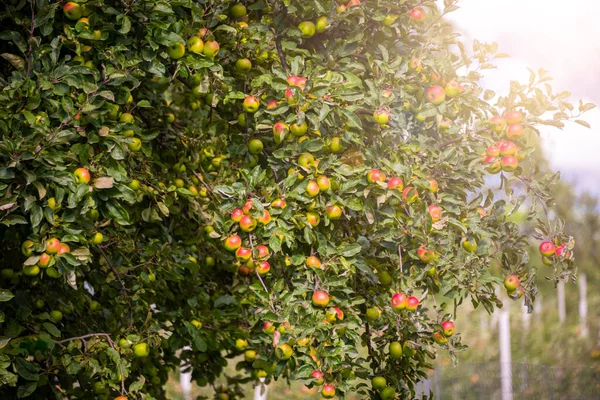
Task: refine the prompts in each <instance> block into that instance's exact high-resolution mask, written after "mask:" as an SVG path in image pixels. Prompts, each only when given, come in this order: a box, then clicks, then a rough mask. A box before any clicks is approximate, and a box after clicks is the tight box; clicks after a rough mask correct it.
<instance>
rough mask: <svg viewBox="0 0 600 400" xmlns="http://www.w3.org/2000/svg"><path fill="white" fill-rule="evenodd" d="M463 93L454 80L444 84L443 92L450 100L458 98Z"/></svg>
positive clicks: (459, 85) (460, 86)
mask: <svg viewBox="0 0 600 400" xmlns="http://www.w3.org/2000/svg"><path fill="white" fill-rule="evenodd" d="M463 91H464V89H463V87H462V85H461V84H460V83H458V82H457V81H455V80H451V81H450V82H448V83H446V86H444V92H445V93H446V96H448V97H450V98H452V97H456V96H458V95H459V94H461V93H462V92H463Z"/></svg>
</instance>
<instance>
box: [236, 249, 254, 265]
mask: <svg viewBox="0 0 600 400" xmlns="http://www.w3.org/2000/svg"><path fill="white" fill-rule="evenodd" d="M235 258H237V259H238V260H240V261H242V262H246V261H248V260H250V258H252V250H251V249H249V248H247V247H244V246H240V247H238V249H237V250H236V251H235Z"/></svg>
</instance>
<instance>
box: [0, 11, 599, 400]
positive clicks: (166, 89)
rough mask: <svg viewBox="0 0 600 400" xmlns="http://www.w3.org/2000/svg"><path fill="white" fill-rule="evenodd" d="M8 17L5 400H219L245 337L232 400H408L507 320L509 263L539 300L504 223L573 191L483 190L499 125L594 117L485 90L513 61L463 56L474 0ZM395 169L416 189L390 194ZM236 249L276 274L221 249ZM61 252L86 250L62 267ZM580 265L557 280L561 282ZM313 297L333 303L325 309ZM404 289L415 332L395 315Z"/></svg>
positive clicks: (544, 98) (542, 225) (482, 51)
mask: <svg viewBox="0 0 600 400" xmlns="http://www.w3.org/2000/svg"><path fill="white" fill-rule="evenodd" d="M5 3H6V4H7V5H6V7H5V8H4V9H3V10H2V11H0V19H1V20H2V22H3V27H2V29H3V31H2V32H1V33H0V46H1V48H2V50H1V55H2V62H1V63H0V68H1V69H0V70H1V71H2V78H1V80H0V84H1V85H2V92H1V94H0V116H1V118H0V132H1V133H2V142H1V145H0V160H1V161H2V163H1V164H2V167H0V210H1V211H2V213H1V214H0V222H1V223H2V228H1V229H0V234H1V236H0V237H1V239H0V240H1V242H0V246H1V248H2V268H3V269H2V272H1V274H2V275H1V279H2V289H0V290H1V292H0V301H2V305H3V307H2V310H1V311H0V377H1V378H0V391H2V393H3V397H7V398H10V397H27V396H30V395H32V394H35V396H36V397H40V398H46V397H49V396H52V395H53V396H56V397H58V398H67V397H74V398H94V397H100V398H103V397H108V396H115V395H116V394H118V393H120V394H123V395H124V394H127V395H128V396H130V397H131V398H160V397H163V396H164V394H163V385H164V383H165V381H166V379H167V375H168V371H169V370H171V369H174V368H177V367H179V365H180V363H184V364H185V365H188V366H191V367H193V378H194V379H195V380H196V381H197V383H198V384H200V385H201V386H202V385H206V384H207V383H210V382H213V381H214V380H215V378H216V377H218V376H219V375H221V374H222V371H223V367H224V366H225V365H226V364H227V359H229V358H232V357H236V356H239V355H240V354H243V353H244V347H245V346H246V344H245V342H244V340H247V342H248V349H249V350H255V351H256V353H257V354H258V358H257V359H256V360H253V357H252V356H253V354H252V353H251V352H250V353H246V354H245V356H246V359H247V361H243V362H241V363H240V364H239V366H238V368H239V374H238V375H236V376H228V383H229V385H228V386H227V387H224V388H216V389H217V392H218V396H219V398H221V399H225V398H234V397H235V396H238V395H240V393H239V390H240V387H239V386H238V385H237V384H239V383H245V382H249V381H252V380H254V379H256V377H261V376H264V377H266V378H267V380H271V379H291V380H299V381H302V382H305V383H307V384H309V385H316V382H315V380H314V379H313V378H311V374H312V373H313V371H315V370H320V371H322V373H323V375H324V380H325V382H326V383H329V384H333V385H334V386H335V387H336V389H337V395H339V396H340V397H343V396H344V394H345V393H358V394H359V395H362V396H364V397H368V396H370V397H372V398H377V396H379V394H377V391H376V390H372V389H371V387H370V386H369V385H366V384H365V383H364V380H363V379H366V378H371V377H373V376H375V375H381V376H385V377H386V379H387V384H388V386H389V387H390V388H393V389H391V390H387V391H386V394H384V392H383V391H381V393H380V395H381V397H384V396H388V395H389V393H390V392H392V394H393V391H395V392H396V393H397V394H398V395H399V396H400V397H402V398H405V397H409V396H410V393H411V390H412V389H413V387H414V384H415V382H417V381H418V380H419V379H420V377H422V376H424V374H425V370H426V369H427V368H429V366H430V359H432V358H433V357H435V354H436V352H437V351H438V349H439V347H440V345H438V344H436V343H435V342H434V336H433V334H434V333H435V332H437V333H438V334H439V332H440V331H441V330H442V327H441V325H440V324H441V323H442V322H444V321H446V320H448V319H450V318H453V315H454V314H455V313H456V310H457V307H458V306H459V305H460V304H461V303H462V302H463V301H464V300H466V299H469V300H470V301H471V302H472V303H473V304H474V305H475V306H478V305H483V307H485V308H486V309H487V310H490V311H491V310H492V309H493V308H494V307H495V306H501V303H500V301H499V300H498V299H497V297H496V294H495V288H496V286H497V285H498V284H501V282H502V278H499V277H497V276H493V275H492V273H491V272H490V270H489V268H488V266H489V265H490V263H491V262H492V261H493V260H497V261H498V262H500V263H501V265H502V267H503V268H504V270H505V271H506V272H507V273H508V272H511V273H515V274H517V275H519V277H520V278H521V285H522V286H521V287H520V288H519V289H518V291H516V292H513V296H514V297H520V296H523V297H524V298H525V299H526V302H527V303H528V304H530V303H531V301H532V300H533V299H534V296H535V276H536V275H535V269H530V270H527V269H526V268H525V264H526V263H527V261H528V259H527V257H526V249H527V245H528V241H527V238H526V237H525V236H523V235H522V234H521V233H520V232H519V228H518V226H517V225H516V224H514V223H511V222H507V220H506V218H507V215H510V214H511V213H512V212H515V211H516V210H517V209H518V208H519V206H520V205H521V204H522V203H523V202H524V201H526V200H527V198H528V197H529V198H530V199H532V200H531V201H533V202H535V203H536V204H538V206H542V207H543V208H544V209H546V204H547V203H549V202H551V198H550V196H549V190H550V187H551V185H552V184H553V183H555V182H556V181H557V179H558V176H557V175H551V176H538V175H539V174H538V170H537V168H536V165H531V164H528V163H527V161H525V162H523V163H521V164H520V165H519V166H518V168H517V169H516V171H514V172H509V171H512V169H514V167H515V165H514V162H516V159H514V160H513V158H511V159H510V160H509V161H511V162H512V163H513V165H505V166H503V168H504V169H505V171H504V172H501V175H500V179H501V184H502V188H503V189H504V191H505V193H506V196H507V197H506V198H505V199H501V200H498V199H495V198H494V194H493V192H491V191H483V190H482V187H483V185H484V178H485V177H486V176H487V175H488V174H489V173H488V172H487V171H488V170H490V171H493V172H499V171H498V169H500V167H498V168H497V169H496V170H495V171H494V168H496V166H501V164H500V159H494V160H488V164H493V165H488V167H487V169H486V168H484V166H483V164H482V161H481V153H482V152H485V151H486V148H488V146H490V145H492V144H494V143H495V142H496V141H497V140H498V139H501V138H502V137H503V136H502V133H503V132H504V131H503V132H496V133H495V132H494V131H493V128H494V126H496V125H497V124H495V123H494V122H493V121H492V122H490V121H489V118H491V117H492V116H499V115H503V114H504V113H506V112H508V111H511V110H516V109H518V110H521V111H522V112H523V115H524V116H525V120H524V121H523V124H524V125H525V126H526V129H525V137H526V136H528V135H535V134H537V133H538V131H537V129H536V128H535V126H536V125H539V124H548V125H552V126H557V127H562V126H563V122H564V121H566V120H571V119H577V118H579V115H580V114H581V113H583V112H584V111H586V110H588V109H590V108H591V107H593V106H592V105H584V104H580V105H579V108H578V110H575V109H574V107H573V106H572V105H571V104H569V103H568V102H566V100H565V99H566V98H567V97H568V96H569V94H568V93H560V94H555V93H553V92H552V88H551V87H550V86H549V85H548V83H547V81H548V80H549V78H548V77H547V76H546V74H545V72H544V71H539V72H538V73H533V72H532V75H531V81H530V82H529V83H528V84H526V85H521V84H519V83H517V82H512V83H511V87H510V93H509V94H508V95H507V96H497V95H496V94H495V93H493V92H491V91H489V90H484V89H483V88H481V87H480V86H479V81H480V79H481V78H482V70H485V69H488V68H492V67H493V60H494V59H495V58H498V57H501V56H503V55H502V54H498V53H497V46H496V45H495V44H483V43H479V42H476V43H475V45H474V47H473V49H472V50H467V49H466V48H465V46H464V45H463V44H462V43H461V42H460V40H459V38H458V35H457V34H456V33H455V32H454V30H453V29H452V27H451V25H450V24H449V23H447V22H446V21H445V20H444V18H443V17H444V15H445V14H447V13H449V12H451V11H453V10H455V9H456V7H457V6H456V4H455V3H456V2H455V1H452V0H447V1H445V8H444V9H443V10H441V11H440V10H438V8H437V6H436V5H435V2H433V1H429V0H427V1H416V0H405V1H400V2H398V1H391V0H390V1H387V0H381V1H371V0H369V1H363V2H362V3H361V2H360V1H356V0H350V1H349V2H348V3H347V4H337V5H336V4H333V3H332V2H330V1H325V0H311V1H302V2H298V1H290V0H286V1H274V0H273V1H256V2H244V3H245V6H246V10H243V9H242V8H241V7H239V5H238V6H236V7H234V5H235V3H234V2H232V1H229V0H219V1H202V0H201V1H198V2H192V1H189V0H180V1H171V2H166V1H148V0H140V1H131V0H123V1H115V0H106V1H101V0H90V1H88V2H87V3H85V4H83V2H75V3H66V4H64V3H63V4H59V3H57V2H50V1H48V0H28V1H8V2H5ZM77 3H80V4H81V5H78V4H77ZM417 6H419V7H421V8H420V9H421V10H422V11H424V13H425V18H424V20H422V21H420V16H419V13H412V14H411V13H409V11H410V10H413V9H414V8H415V7H417ZM323 18H326V19H325V20H324V19H323ZM302 21H315V22H316V30H317V33H316V34H314V36H311V33H312V32H311V29H310V28H311V26H310V24H303V25H302V26H301V28H302V31H301V30H300V29H298V28H296V27H297V26H298V25H299V24H300V22H302ZM324 22H326V24H325V23H324ZM307 27H308V28H307ZM305 28H307V29H305ZM309 36H310V37H309ZM194 37H198V38H200V39H202V44H203V46H204V49H203V50H201V49H200V42H199V41H198V39H192V40H190V38H194ZM216 43H218V44H219V45H220V46H219V47H220V49H219V51H218V53H216V54H215V53H214V50H215V48H216ZM184 49H185V54H182V53H183V52H184ZM246 58H247V59H249V60H250V62H251V69H250V70H249V71H248V70H247V67H248V63H247V62H246V61H242V62H240V63H238V62H237V61H238V60H242V59H246ZM238 64H239V65H238ZM457 71H460V73H459V72H457ZM444 86H445V87H446V92H447V93H448V94H447V95H446V96H445V100H444V99H441V101H440V96H441V94H443V93H444V90H443V87H444ZM431 87H436V89H435V90H433V91H429V89H430V88H431ZM439 88H442V91H441V93H440V91H439ZM428 92H430V93H428ZM430 94H432V95H433V97H432V98H429V95H430ZM436 96H437V97H436ZM442 97H443V96H442ZM428 98H429V99H430V100H428ZM257 101H258V102H259V107H258V111H256V112H254V109H253V106H255V104H256V102H257ZM547 112H554V114H553V116H551V117H549V118H548V114H547ZM388 115H389V117H388ZM386 119H387V121H386ZM279 121H283V123H281V124H279V125H276V123H277V122H279ZM496 122H497V121H496ZM575 122H579V123H581V124H584V125H585V124H586V123H585V121H581V120H576V121H575ZM305 123H306V124H307V126H306V128H307V129H306V132H305V129H304V125H303V124H305ZM277 127H279V128H283V129H280V130H278V129H277ZM288 128H290V129H291V131H292V132H288ZM274 131H275V134H274V133H273V132H274ZM254 139H259V140H260V141H256V140H254ZM516 141H517V143H519V141H518V140H516ZM531 150H532V149H527V148H524V149H520V150H519V154H518V155H519V157H523V158H524V157H526V155H527V154H528V152H530V151H531ZM308 153H310V154H308ZM511 157H512V156H511ZM313 159H314V161H313ZM80 168H83V169H85V170H87V171H89V173H90V174H91V180H89V182H88V179H87V177H86V174H85V171H82V170H80ZM374 169H376V170H377V171H379V172H383V173H384V174H385V175H387V176H389V177H399V178H400V182H399V181H398V180H395V181H393V182H394V183H395V184H396V187H395V188H390V187H388V183H389V182H392V181H388V182H386V181H385V177H384V179H383V180H379V179H377V173H375V174H371V178H374V179H371V181H373V182H370V181H369V180H367V175H368V173H369V171H371V170H374ZM75 171H78V172H77V173H75ZM320 176H326V177H327V178H328V181H329V182H328V181H327V179H323V178H320V179H318V177H320ZM313 181H318V183H315V182H313ZM438 186H439V190H438ZM307 187H308V191H307ZM403 187H406V188H407V189H405V190H402V189H403ZM514 187H520V188H522V189H524V192H526V193H527V196H525V195H523V196H513V193H514V191H513V188H514ZM281 200H285V203H283V202H281ZM247 201H249V203H247ZM245 205H246V207H245V212H246V216H245V217H244V218H243V219H242V221H241V224H238V223H236V222H235V221H234V220H233V219H232V218H231V214H232V212H233V211H234V210H235V209H242V207H243V206H245ZM430 205H438V206H439V207H441V209H442V210H443V211H442V216H441V218H440V219H439V220H437V217H433V218H432V216H430V214H429V213H428V210H429V211H431V209H430V208H429V206H430ZM336 207H339V209H337V208H336ZM337 211H341V215H339V216H338V215H336V212H337ZM311 213H315V214H316V215H317V216H318V217H319V221H318V222H317V221H315V220H313V221H312V222H313V223H314V224H311V223H310V222H309V220H308V218H307V216H309V215H310V216H311V217H312V218H315V214H311ZM432 214H434V213H432ZM534 215H535V213H534V212H533V211H532V214H531V215H530V216H531V217H532V218H533V217H534ZM240 216H241V214H240ZM248 216H249V217H248ZM261 219H262V221H260V220H261ZM256 221H259V223H258V226H257V227H254V226H253V225H254V224H255V223H256ZM313 225H314V226H313ZM547 225H548V224H547V223H546V221H538V227H537V229H538V231H537V232H538V239H545V240H552V241H554V242H555V243H556V244H560V243H565V244H568V245H569V247H570V248H572V243H570V242H569V239H568V237H567V236H565V235H564V234H563V233H562V229H561V227H562V226H561V224H560V223H559V224H554V225H552V226H547ZM242 226H243V227H244V230H242V229H241V228H242ZM246 231H248V232H246ZM233 233H238V234H239V235H240V238H241V239H242V244H243V246H244V247H245V248H247V249H250V251H251V252H252V256H253V259H254V260H255V261H243V262H242V261H239V260H236V257H235V255H234V253H232V252H229V251H227V250H226V249H225V247H224V243H225V241H226V239H228V238H229V237H230V236H231V235H233ZM53 238H57V239H58V240H59V242H58V243H59V244H60V243H62V244H67V245H68V247H67V248H64V247H63V248H62V250H60V251H59V252H58V253H56V252H54V250H55V249H54V248H53V247H54V245H55V244H56V242H53V241H51V240H50V239H53ZM27 240H29V241H31V243H30V242H26V241H27ZM229 240H231V239H229ZM465 240H468V241H469V242H474V243H477V248H476V250H473V251H467V250H465V249H464V248H463V245H462V243H463V241H465ZM228 245H231V243H229V242H228ZM236 246H237V245H236ZM236 246H233V247H236ZM259 246H268V250H269V253H270V254H269V255H270V258H268V261H266V258H267V257H264V258H263V259H264V261H262V263H260V262H259V259H258V258H259ZM53 252H54V253H53ZM48 255H49V256H50V257H49V263H48V264H47V263H46V262H47V261H48V260H47V259H45V258H47V256H48ZM238 255H240V256H241V257H243V255H241V254H238ZM309 256H314V257H316V258H318V260H319V261H320V267H310V266H308V265H307V260H308V258H309ZM572 257H573V253H572V251H571V252H569V255H568V256H566V257H554V258H552V259H551V260H550V262H552V263H553V264H554V267H555V269H554V277H555V278H556V277H558V276H560V275H562V274H567V275H568V274H571V273H572V271H573V267H572ZM311 261H315V260H314V259H311ZM265 262H267V263H268V264H265ZM313 265H318V264H317V263H313ZM259 272H260V273H259ZM263 273H264V275H261V274H263ZM318 291H323V292H325V293H326V294H327V296H326V298H325V299H324V300H328V301H329V303H328V304H327V306H325V307H317V306H314V305H313V304H312V301H311V298H312V297H313V292H318ZM394 292H402V293H404V294H406V295H407V296H413V295H414V296H416V297H417V298H418V299H419V300H420V302H421V304H420V305H419V307H418V310H416V311H408V310H407V309H404V310H402V311H399V312H397V311H394V310H393V309H392V307H391V297H392V294H393V293H394ZM437 293H441V294H443V295H444V296H445V298H446V299H447V301H446V302H444V303H441V304H436V303H435V302H434V301H433V297H432V296H431V295H432V294H437ZM334 307H335V308H338V309H339V310H340V311H342V312H343V314H339V313H337V310H335V309H334ZM266 322H270V323H273V324H274V327H275V328H277V330H275V331H274V332H272V331H273V329H272V328H269V326H268V325H267V326H266V328H267V329H264V328H263V326H264V323H266ZM458 328H459V330H460V327H458ZM441 337H442V339H443V338H444V336H443V335H442V336H441ZM438 339H439V337H438ZM447 339H448V340H449V341H448V343H447V344H442V345H441V347H443V348H448V349H449V350H450V351H451V352H454V351H457V350H461V349H462V348H463V345H462V344H461V343H460V335H458V334H456V335H454V336H451V337H449V338H447ZM394 341H398V342H400V343H401V344H403V345H404V355H403V356H402V357H400V358H398V359H395V358H391V357H390V356H389V355H388V347H389V344H390V343H391V342H394ZM363 343H364V344H365V345H366V347H367V348H368V350H369V355H368V357H367V358H365V357H363V356H361V355H360V354H359V353H358V352H357V350H356V349H357V348H358V347H360V346H361V345H362V344H363ZM145 344H147V345H148V346H149V355H145V353H146V352H145V350H146V349H145V346H144V345H145ZM284 344H285V345H284ZM288 345H289V346H290V347H287V346H288ZM181 349H184V350H181ZM276 349H277V351H276ZM290 349H291V351H292V354H291V356H290V357H289V358H288V355H289V354H288V352H289V350H290ZM410 353H414V354H410ZM388 398H391V397H388Z"/></svg>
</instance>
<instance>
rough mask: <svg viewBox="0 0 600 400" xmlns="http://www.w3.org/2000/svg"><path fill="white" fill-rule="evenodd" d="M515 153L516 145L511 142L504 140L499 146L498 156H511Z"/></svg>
mask: <svg viewBox="0 0 600 400" xmlns="http://www.w3.org/2000/svg"><path fill="white" fill-rule="evenodd" d="M516 152H517V145H516V144H514V143H513V142H511V141H509V140H506V141H504V142H502V144H500V155H501V156H513V155H515V153H516Z"/></svg>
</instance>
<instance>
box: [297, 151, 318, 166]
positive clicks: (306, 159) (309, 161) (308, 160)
mask: <svg viewBox="0 0 600 400" xmlns="http://www.w3.org/2000/svg"><path fill="white" fill-rule="evenodd" d="M298 164H300V166H301V167H303V168H306V169H310V167H312V166H313V165H315V158H314V157H313V155H312V154H310V153H302V154H300V156H299V157H298Z"/></svg>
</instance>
